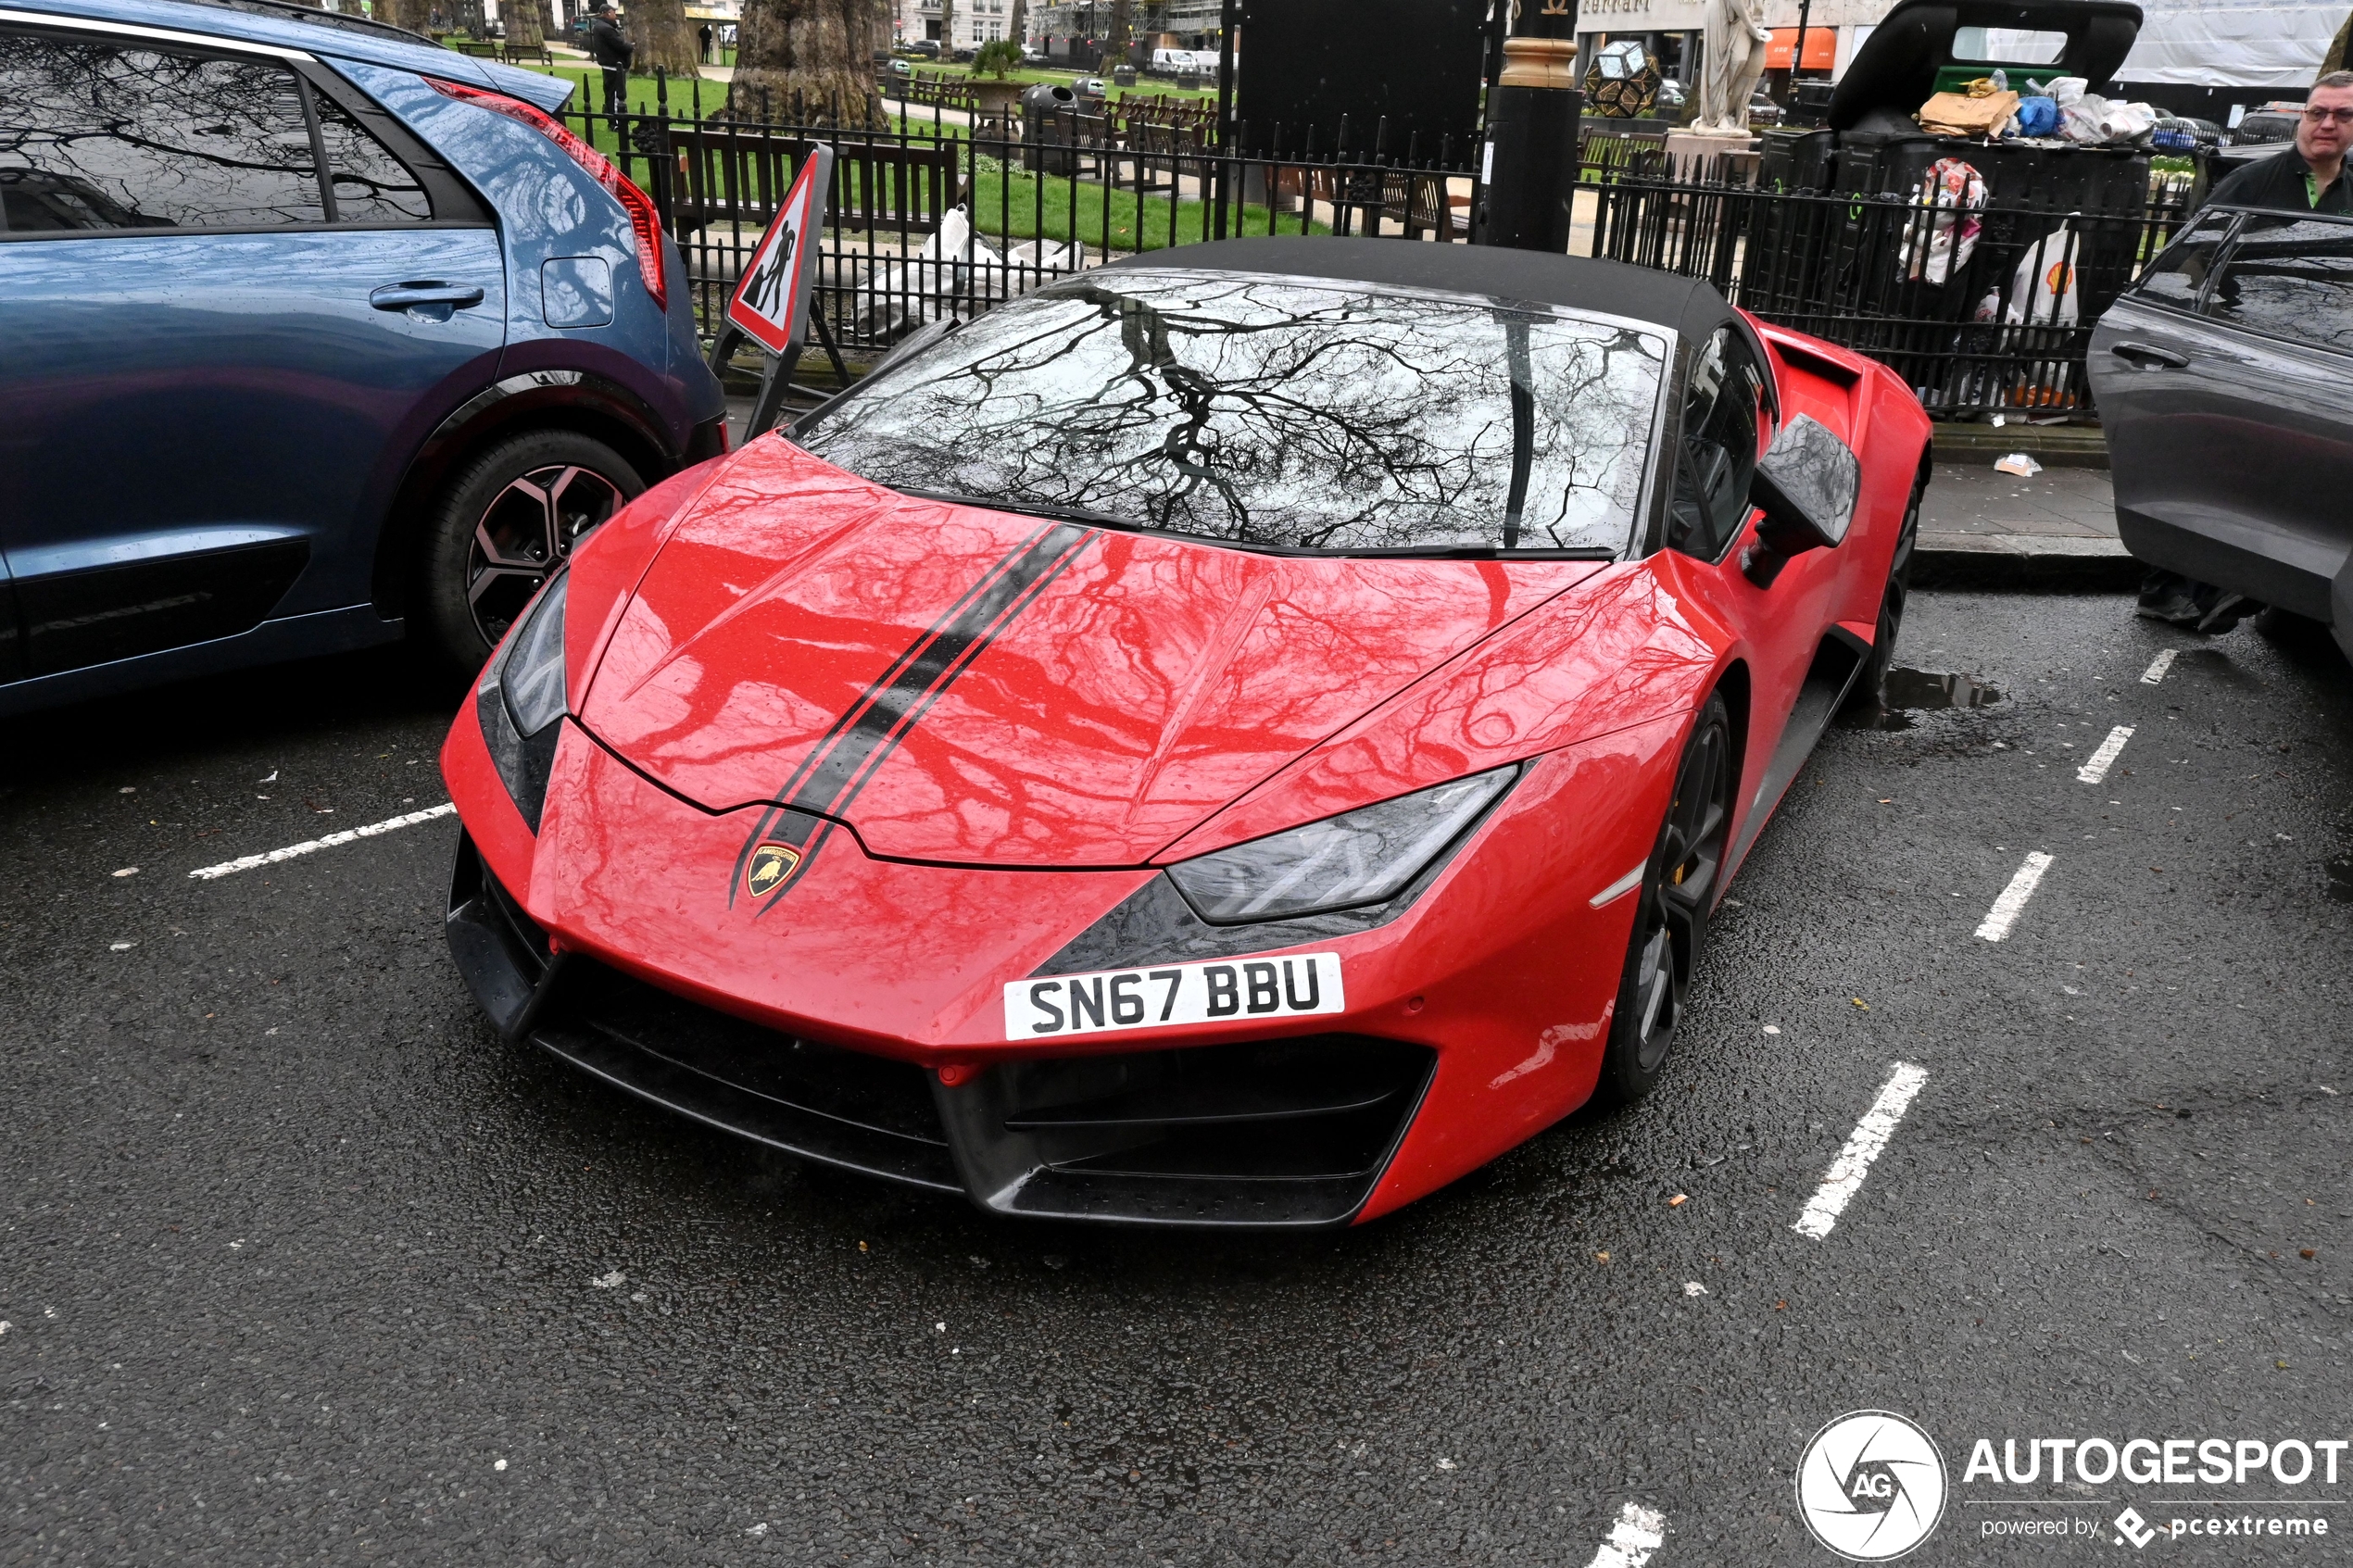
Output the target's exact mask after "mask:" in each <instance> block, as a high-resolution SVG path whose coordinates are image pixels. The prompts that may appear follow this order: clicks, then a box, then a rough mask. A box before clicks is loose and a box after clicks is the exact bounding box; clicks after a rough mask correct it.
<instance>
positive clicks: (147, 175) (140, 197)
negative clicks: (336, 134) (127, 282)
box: [0, 33, 326, 232]
mask: <svg viewBox="0 0 2353 1568" xmlns="http://www.w3.org/2000/svg"><path fill="white" fill-rule="evenodd" d="M0 194H5V200H0V211H5V214H6V220H7V226H8V229H9V230H10V231H11V232H24V231H33V232H39V231H44V230H66V231H73V230H93V229H97V230H103V229H162V228H194V227H199V226H212V227H227V228H258V227H269V226H274V225H278V224H285V223H316V222H320V221H322V220H324V218H325V216H326V214H325V212H324V210H323V208H322V206H321V199H320V192H319V180H318V175H317V171H316V168H315V165H314V163H313V160H312V157H311V143H310V127H309V122H308V119H307V118H306V117H305V116H304V114H303V99H302V88H301V85H300V83H299V82H298V81H297V80H296V77H295V74H294V73H293V72H292V71H290V70H288V69H286V68H285V67H284V66H283V65H280V64H278V63H277V62H276V61H274V60H253V59H226V58H218V57H212V56H203V55H194V54H182V53H179V52H176V51H172V50H165V49H156V48H151V47H148V46H147V45H145V44H139V45H136V46H127V45H123V44H116V43H112V42H104V41H95V40H83V39H62V38H47V37H42V36H39V35H35V34H28V33H0Z"/></svg>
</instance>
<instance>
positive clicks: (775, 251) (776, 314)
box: [727, 144, 834, 354]
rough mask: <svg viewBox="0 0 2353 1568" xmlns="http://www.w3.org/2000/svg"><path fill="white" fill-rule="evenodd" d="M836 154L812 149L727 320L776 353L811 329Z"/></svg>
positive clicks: (754, 258) (746, 273) (823, 148)
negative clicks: (820, 245) (811, 303)
mask: <svg viewBox="0 0 2353 1568" xmlns="http://www.w3.org/2000/svg"><path fill="white" fill-rule="evenodd" d="M833 172H834V150H833V148H832V147H830V146H826V145H824V144H818V145H816V146H812V147H811V148H810V149H809V152H808V155H807V156H806V157H803V158H802V159H801V160H800V168H799V170H798V171H797V172H796V173H795V175H794V177H793V182H792V189H791V190H790V191H788V192H787V193H786V195H785V201H784V205H783V206H782V207H778V208H777V209H776V216H775V219H774V220H773V221H772V222H771V223H770V224H769V225H768V232H766V233H765V234H762V235H761V237H760V247H759V248H758V249H757V250H755V251H753V252H752V253H751V265H750V266H749V267H747V268H745V269H744V275H743V277H742V279H741V280H740V281H739V282H737V283H736V295H735V297H734V298H733V299H730V300H729V301H728V302H727V320H729V321H731V322H733V323H734V324H735V325H736V326H738V327H740V328H742V329H743V331H744V332H745V335H747V336H749V338H750V339H751V340H752V341H753V342H754V343H757V344H759V345H761V347H762V348H765V349H766V350H767V351H768V352H769V353H771V354H783V353H785V352H786V351H787V350H788V349H790V348H791V347H792V346H793V345H795V344H797V343H799V341H800V334H801V332H802V331H803V330H804V329H805V328H806V327H807V326H808V324H809V296H810V295H811V293H812V291H813V290H814V289H815V287H816V283H817V269H816V266H815V262H816V257H817V249H818V236H819V235H820V234H821V233H823V232H824V226H825V194H826V192H828V191H830V190H831V189H832V188H833Z"/></svg>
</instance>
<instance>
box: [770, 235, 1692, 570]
mask: <svg viewBox="0 0 2353 1568" xmlns="http://www.w3.org/2000/svg"><path fill="white" fill-rule="evenodd" d="M1666 359H1667V337H1666V335H1665V334H1664V333H1663V332H1660V331H1659V330H1658V329H1655V328H1649V327H1643V326H1640V325H1637V324H1634V323H1631V322H1626V321H1619V320H1612V319H1608V318H1594V317H1579V316H1567V315H1561V314H1556V313H1553V312H1550V311H1546V310H1543V309H1541V308H1529V307H1512V306H1507V305H1503V304H1499V303H1490V302H1485V301H1479V300H1471V299H1464V298H1460V297H1457V296H1451V295H1404V294H1394V293H1385V292H1378V291H1375V290H1372V289H1369V288H1365V287H1361V286H1350V285H1346V284H1327V283H1322V282H1317V283H1304V282H1297V281H1292V280H1277V279H1265V278H1252V277H1234V276H1225V277H1202V276H1193V275H1181V274H1167V273H1139V272H1121V273H1107V274H1105V273H1099V274H1095V275H1092V276H1088V277H1086V278H1081V279H1076V280H1072V281H1070V282H1063V283H1059V284H1056V285H1055V286H1053V287H1052V288H1051V289H1048V290H1045V291H1043V292H1041V293H1038V294H1035V295H1029V296H1028V297H1026V298H1024V299H1020V300H1015V301H1013V303H1011V304H1008V305H1004V306H1000V307H998V308H997V309H994V310H992V311H989V312H988V314H986V315H984V316H981V317H979V318H978V319H976V320H974V321H972V322H970V323H968V324H967V325H965V326H964V327H963V328H961V329H960V330H959V331H957V332H955V333H954V334H953V335H951V336H950V337H948V338H947V339H945V340H944V341H942V342H941V343H939V344H938V345H937V346H935V347H932V348H930V349H927V350H924V351H921V352H920V353H918V354H917V355H916V356H915V357H914V358H912V360H910V361H909V362H908V363H906V364H904V365H902V366H899V367H894V368H893V369H892V370H890V371H889V372H888V373H887V374H885V375H882V376H880V377H878V378H876V380H875V383H872V384H871V385H870V387H869V388H868V389H867V390H864V391H862V392H858V393H853V394H852V395H849V396H848V397H846V398H844V399H842V400H841V401H840V402H838V403H837V404H835V405H833V406H832V407H831V408H828V409H826V410H825V411H824V412H822V413H820V414H819V415H818V416H816V417H815V418H814V419H812V420H810V421H808V422H807V423H805V424H804V426H803V427H802V428H801V430H800V431H799V432H798V433H797V436H796V438H797V439H798V440H799V442H800V443H801V444H802V445H804V446H806V447H807V448H808V449H809V450H810V451H812V452H813V453H815V454H816V455H818V456H820V457H822V458H825V459H826V460H827V461H829V462H833V463H836V464H837V465H839V466H840V467H842V468H846V469H848V470H850V471H852V472H854V473H858V474H862V475H863V476H864V477H866V478H868V479H871V480H874V481H875V483H880V484H886V485H889V486H891V487H892V488H894V489H900V490H913V491H923V492H926V493H930V494H934V495H942V494H944V495H958V496H963V497H970V498H972V499H975V500H978V501H982V502H984V503H987V502H1000V503H1003V504H1007V505H1011V506H1016V507H1019V506H1026V507H1032V508H1047V509H1057V508H1058V509H1063V510H1069V511H1078V512H1085V513H1091V514H1094V515H1096V516H1100V517H1103V518H1106V519H1110V520H1116V521H1121V522H1124V523H1126V524H1129V525H1131V526H1135V527H1140V528H1147V529H1155V530H1163V531H1166V532H1168V533H1182V534H1188V535H1194V536H1198V537H1201V538H1204V539H1210V540H1215V541H1218V542H1221V543H1225V544H1230V545H1239V546H1265V547H1272V548H1276V549H1303V550H1330V551H1340V552H1344V553H1359V552H1368V551H1380V550H1411V551H1441V550H1448V549H1459V550H1466V551H1478V550H1503V551H1527V550H1575V551H1579V552H1592V553H1617V552H1622V551H1623V550H1625V549H1626V548H1627V547H1628V546H1629V542H1630V540H1631V538H1632V535H1633V532H1634V521H1635V513H1636V508H1637V507H1638V505H1639V503H1640V500H1641V495H1642V482H1643V478H1644V475H1645V471H1646V470H1647V468H1648V462H1647V459H1648V456H1649V452H1650V443H1651V429H1652V424H1653V415H1654V410H1655V407H1656V403H1657V399H1658V395H1659V383H1660V379H1661V378H1660V372H1661V368H1662V367H1663V366H1664V364H1665V363H1666Z"/></svg>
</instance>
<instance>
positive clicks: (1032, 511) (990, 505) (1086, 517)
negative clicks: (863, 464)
mask: <svg viewBox="0 0 2353 1568" xmlns="http://www.w3.org/2000/svg"><path fill="white" fill-rule="evenodd" d="M899 493H900V495H912V496H914V497H915V498H916V499H917V500H919V501H945V502H947V503H948V504H949V505H950V506H953V507H981V508H986V509H987V510H989V511H992V512H1019V513H1021V515H1022V516H1024V517H1050V518H1052V519H1053V520H1054V521H1057V522H1083V523H1085V524H1087V525H1088V527H1089V528H1115V529H1118V530H1119V531H1120V532H1121V533H1162V532H1164V530H1161V529H1157V528H1147V527H1145V526H1144V525H1143V524H1142V523H1140V522H1130V521H1127V520H1126V518H1124V517H1113V516H1112V515H1111V514H1110V513H1108V512H1090V511H1088V509H1087V508H1084V507H1058V506H1055V505H1053V504H1051V502H1046V501H1009V500H1007V499H1006V498H1005V497H1004V496H1002V495H958V494H956V493H955V492H954V491H952V490H909V489H905V488H901V489H900V492H899ZM1179 537H1183V538H1190V537H1192V535H1190V534H1183V535H1179Z"/></svg>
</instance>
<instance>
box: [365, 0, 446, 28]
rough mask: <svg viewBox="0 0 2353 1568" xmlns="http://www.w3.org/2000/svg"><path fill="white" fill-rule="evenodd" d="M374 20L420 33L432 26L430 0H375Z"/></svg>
mask: <svg viewBox="0 0 2353 1568" xmlns="http://www.w3.org/2000/svg"><path fill="white" fill-rule="evenodd" d="M375 12H376V19H377V20H378V21H387V22H390V23H391V24H392V25H393V26H395V27H405V28H407V29H408V30H409V31H411V32H422V31H425V30H426V28H427V27H429V26H430V25H431V24H432V21H433V4H432V0H376V4H375Z"/></svg>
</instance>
